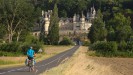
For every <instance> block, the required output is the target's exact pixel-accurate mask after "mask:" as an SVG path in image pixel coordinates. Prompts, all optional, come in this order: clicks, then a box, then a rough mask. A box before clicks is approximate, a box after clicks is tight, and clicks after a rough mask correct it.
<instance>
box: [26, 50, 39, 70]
mask: <svg viewBox="0 0 133 75" xmlns="http://www.w3.org/2000/svg"><path fill="white" fill-rule="evenodd" d="M27 57H28V59H29V60H31V61H32V65H33V66H32V70H33V71H35V70H34V65H35V59H34V57H35V51H34V50H33V47H30V49H28V51H27ZM36 71H37V70H36Z"/></svg>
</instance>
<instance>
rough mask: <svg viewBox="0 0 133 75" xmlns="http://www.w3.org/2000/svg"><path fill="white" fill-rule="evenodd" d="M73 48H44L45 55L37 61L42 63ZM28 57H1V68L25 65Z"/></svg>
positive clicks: (38, 55)
mask: <svg viewBox="0 0 133 75" xmlns="http://www.w3.org/2000/svg"><path fill="white" fill-rule="evenodd" d="M72 47H73V46H44V49H43V50H44V51H45V52H44V53H43V54H37V55H36V61H37V62H39V61H42V60H44V59H47V58H49V57H52V56H54V55H56V54H58V53H61V52H63V51H65V50H68V49H70V48H72ZM25 59H26V56H23V57H21V56H20V57H0V68H6V67H12V66H18V65H19V66H21V65H24V61H25Z"/></svg>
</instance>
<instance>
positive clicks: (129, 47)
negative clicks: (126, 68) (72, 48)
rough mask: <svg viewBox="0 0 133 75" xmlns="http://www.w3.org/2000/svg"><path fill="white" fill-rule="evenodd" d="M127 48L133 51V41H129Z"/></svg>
mask: <svg viewBox="0 0 133 75" xmlns="http://www.w3.org/2000/svg"><path fill="white" fill-rule="evenodd" d="M126 49H127V50H128V51H132V52H133V41H130V42H127V47H126Z"/></svg>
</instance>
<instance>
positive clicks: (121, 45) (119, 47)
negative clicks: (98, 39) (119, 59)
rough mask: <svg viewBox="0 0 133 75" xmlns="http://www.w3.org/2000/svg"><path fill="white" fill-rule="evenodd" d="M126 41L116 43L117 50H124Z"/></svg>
mask: <svg viewBox="0 0 133 75" xmlns="http://www.w3.org/2000/svg"><path fill="white" fill-rule="evenodd" d="M126 48H127V43H126V42H125V41H121V42H120V43H119V45H118V50H120V51H126Z"/></svg>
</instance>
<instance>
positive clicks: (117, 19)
mask: <svg viewBox="0 0 133 75" xmlns="http://www.w3.org/2000/svg"><path fill="white" fill-rule="evenodd" d="M130 24H131V21H130V18H129V17H128V18H126V17H125V16H124V15H122V14H121V13H116V14H115V15H114V18H113V19H111V20H110V21H109V22H108V26H107V28H108V29H109V28H110V27H112V28H113V30H114V33H115V37H116V38H115V40H116V41H118V42H121V41H126V40H127V39H128V38H129V37H130V35H131V33H132V28H131V26H130Z"/></svg>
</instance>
